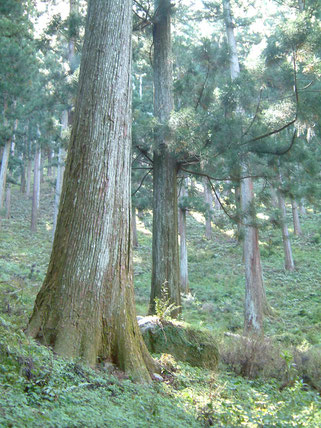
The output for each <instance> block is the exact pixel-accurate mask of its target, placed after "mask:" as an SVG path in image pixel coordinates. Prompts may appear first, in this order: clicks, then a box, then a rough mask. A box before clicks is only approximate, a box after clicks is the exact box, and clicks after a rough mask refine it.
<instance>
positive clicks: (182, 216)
mask: <svg viewBox="0 0 321 428" xmlns="http://www.w3.org/2000/svg"><path fill="white" fill-rule="evenodd" d="M186 196H187V183H186V179H184V180H183V183H182V187H181V192H180V197H181V198H184V197H186ZM179 235H180V246H179V251H180V260H179V261H180V286H181V291H182V292H183V293H185V294H187V293H188V292H189V284H188V258H187V241H186V208H184V207H179Z"/></svg>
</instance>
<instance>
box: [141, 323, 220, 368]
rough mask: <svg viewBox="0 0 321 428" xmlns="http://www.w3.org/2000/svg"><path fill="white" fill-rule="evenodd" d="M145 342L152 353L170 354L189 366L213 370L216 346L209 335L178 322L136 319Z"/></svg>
mask: <svg viewBox="0 0 321 428" xmlns="http://www.w3.org/2000/svg"><path fill="white" fill-rule="evenodd" d="M138 324H139V326H140V328H141V331H142V334H143V338H144V341H145V343H146V345H147V348H148V350H149V351H150V352H151V353H153V354H163V353H166V354H171V355H173V357H174V358H175V359H176V360H179V361H184V362H186V363H188V364H190V365H191V366H198V367H204V368H207V369H211V370H215V369H216V368H217V364H218V347H217V345H216V342H215V339H214V337H213V336H212V335H211V333H210V332H207V331H204V330H198V329H195V328H192V327H191V326H188V325H187V324H185V323H181V322H178V321H174V320H171V321H160V320H159V319H158V318H157V317H143V318H139V319H138Z"/></svg>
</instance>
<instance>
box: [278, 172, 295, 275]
mask: <svg viewBox="0 0 321 428" xmlns="http://www.w3.org/2000/svg"><path fill="white" fill-rule="evenodd" d="M281 180H282V178H281V175H280V184H281ZM278 200H279V210H280V215H281V224H282V239H283V248H284V267H285V269H286V270H290V271H292V270H294V261H293V256H292V247H291V241H290V235H289V230H288V225H287V221H286V206H285V200H284V197H283V195H282V193H281V191H280V189H279V191H278Z"/></svg>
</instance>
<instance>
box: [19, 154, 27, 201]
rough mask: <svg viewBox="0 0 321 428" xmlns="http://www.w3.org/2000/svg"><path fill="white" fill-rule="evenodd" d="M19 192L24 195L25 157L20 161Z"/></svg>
mask: <svg viewBox="0 0 321 428" xmlns="http://www.w3.org/2000/svg"><path fill="white" fill-rule="evenodd" d="M20 192H21V193H26V163H25V156H24V155H23V156H22V159H21V181H20Z"/></svg>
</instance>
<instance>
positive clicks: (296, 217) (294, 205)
mask: <svg viewBox="0 0 321 428" xmlns="http://www.w3.org/2000/svg"><path fill="white" fill-rule="evenodd" d="M291 205H292V216H293V228H294V235H296V236H300V235H302V229H301V224H300V218H299V209H298V204H297V203H296V201H295V200H294V199H291Z"/></svg>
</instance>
